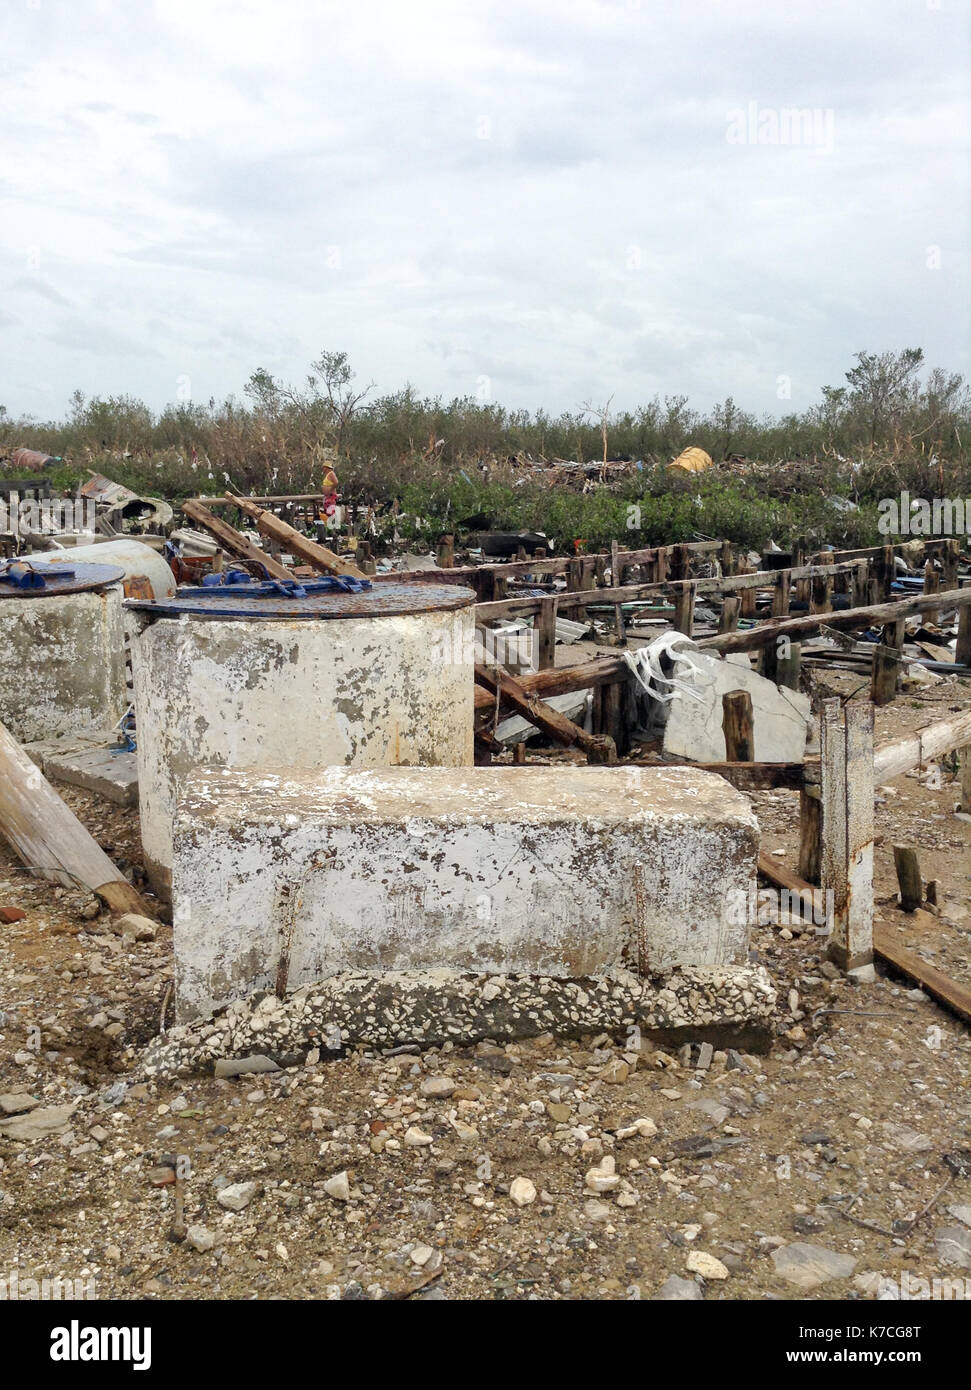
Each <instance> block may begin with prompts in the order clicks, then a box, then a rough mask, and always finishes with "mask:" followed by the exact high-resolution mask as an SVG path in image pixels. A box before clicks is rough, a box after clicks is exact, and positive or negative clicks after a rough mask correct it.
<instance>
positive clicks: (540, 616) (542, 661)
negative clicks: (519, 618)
mask: <svg viewBox="0 0 971 1390" xmlns="http://www.w3.org/2000/svg"><path fill="white" fill-rule="evenodd" d="M533 632H534V634H535V635H534V638H533V640H534V641H535V643H536V652H535V657H536V669H537V671H549V670H551V669H552V667H553V666H555V664H556V595H555V594H551V595H550V597H549V598H543V599H540V602H539V612H538V613H537V614H536V619H535V627H534V629H533Z"/></svg>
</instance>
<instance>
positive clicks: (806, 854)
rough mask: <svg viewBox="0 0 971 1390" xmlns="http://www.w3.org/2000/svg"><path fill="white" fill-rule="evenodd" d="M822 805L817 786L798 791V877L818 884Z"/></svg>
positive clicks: (820, 864) (820, 866)
mask: <svg viewBox="0 0 971 1390" xmlns="http://www.w3.org/2000/svg"><path fill="white" fill-rule="evenodd" d="M822 847H823V803H822V801H821V799H820V793H819V787H818V786H808V785H807V786H805V787H802V788H800V791H799V877H800V878H803V879H805V880H806V882H807V883H813V884H816V883H819V878H820V872H821V868H822Z"/></svg>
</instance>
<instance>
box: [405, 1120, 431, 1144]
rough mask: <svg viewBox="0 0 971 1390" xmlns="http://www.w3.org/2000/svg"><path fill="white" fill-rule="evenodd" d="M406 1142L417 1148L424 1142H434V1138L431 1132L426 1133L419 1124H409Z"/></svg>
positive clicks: (406, 1131)
mask: <svg viewBox="0 0 971 1390" xmlns="http://www.w3.org/2000/svg"><path fill="white" fill-rule="evenodd" d="M405 1143H406V1144H412V1145H414V1147H415V1148H421V1146H422V1145H423V1144H432V1143H434V1140H433V1139H432V1136H431V1135H430V1134H425V1133H424V1132H423V1131H422V1130H420V1129H419V1128H418V1126H417V1125H409V1127H408V1128H407V1129H406V1130H405Z"/></svg>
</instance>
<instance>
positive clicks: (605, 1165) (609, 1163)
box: [583, 1154, 620, 1192]
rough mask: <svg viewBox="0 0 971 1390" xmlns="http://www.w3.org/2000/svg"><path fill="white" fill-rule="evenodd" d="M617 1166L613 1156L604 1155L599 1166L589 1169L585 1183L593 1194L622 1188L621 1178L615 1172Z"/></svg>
mask: <svg viewBox="0 0 971 1390" xmlns="http://www.w3.org/2000/svg"><path fill="white" fill-rule="evenodd" d="M615 1166H616V1165H615V1163H614V1159H613V1157H612V1155H611V1154H604V1156H603V1158H602V1159H601V1160H600V1164H599V1166H598V1167H596V1168H591V1169H589V1171H588V1172H587V1175H586V1177H585V1178H584V1180H583V1181H584V1182H585V1183H586V1185H587V1187H589V1189H590V1191H591V1192H613V1190H614V1188H615V1187H619V1186H620V1178H619V1177H618V1176H617V1174H616V1173H615V1171H614V1168H615Z"/></svg>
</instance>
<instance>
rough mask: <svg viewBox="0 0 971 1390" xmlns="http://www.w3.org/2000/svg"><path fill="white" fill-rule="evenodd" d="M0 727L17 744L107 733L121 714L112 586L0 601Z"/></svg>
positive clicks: (119, 635)
mask: <svg viewBox="0 0 971 1390" xmlns="http://www.w3.org/2000/svg"><path fill="white" fill-rule="evenodd" d="M0 652H2V653H3V657H2V660H0V722H2V723H3V724H5V725H6V727H7V728H8V729H9V730H10V732H11V734H13V736H14V738H16V739H17V740H18V741H19V742H20V743H30V742H33V741H34V740H37V739H46V738H51V737H58V736H60V735H61V734H69V733H72V732H74V731H75V730H77V729H79V728H82V727H84V726H86V725H93V726H95V727H97V728H99V729H104V730H108V729H110V728H112V727H113V726H114V725H115V724H117V722H118V720H119V719H120V718H121V717H122V715H123V714H124V713H125V710H126V709H127V708H128V694H127V690H126V685H125V634H124V615H123V610H122V591H121V587H120V585H112V586H110V587H108V588H105V589H101V590H90V591H87V592H80V593H66V594H52V595H50V596H49V597H33V598H23V599H21V598H4V599H3V600H2V601H0Z"/></svg>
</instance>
